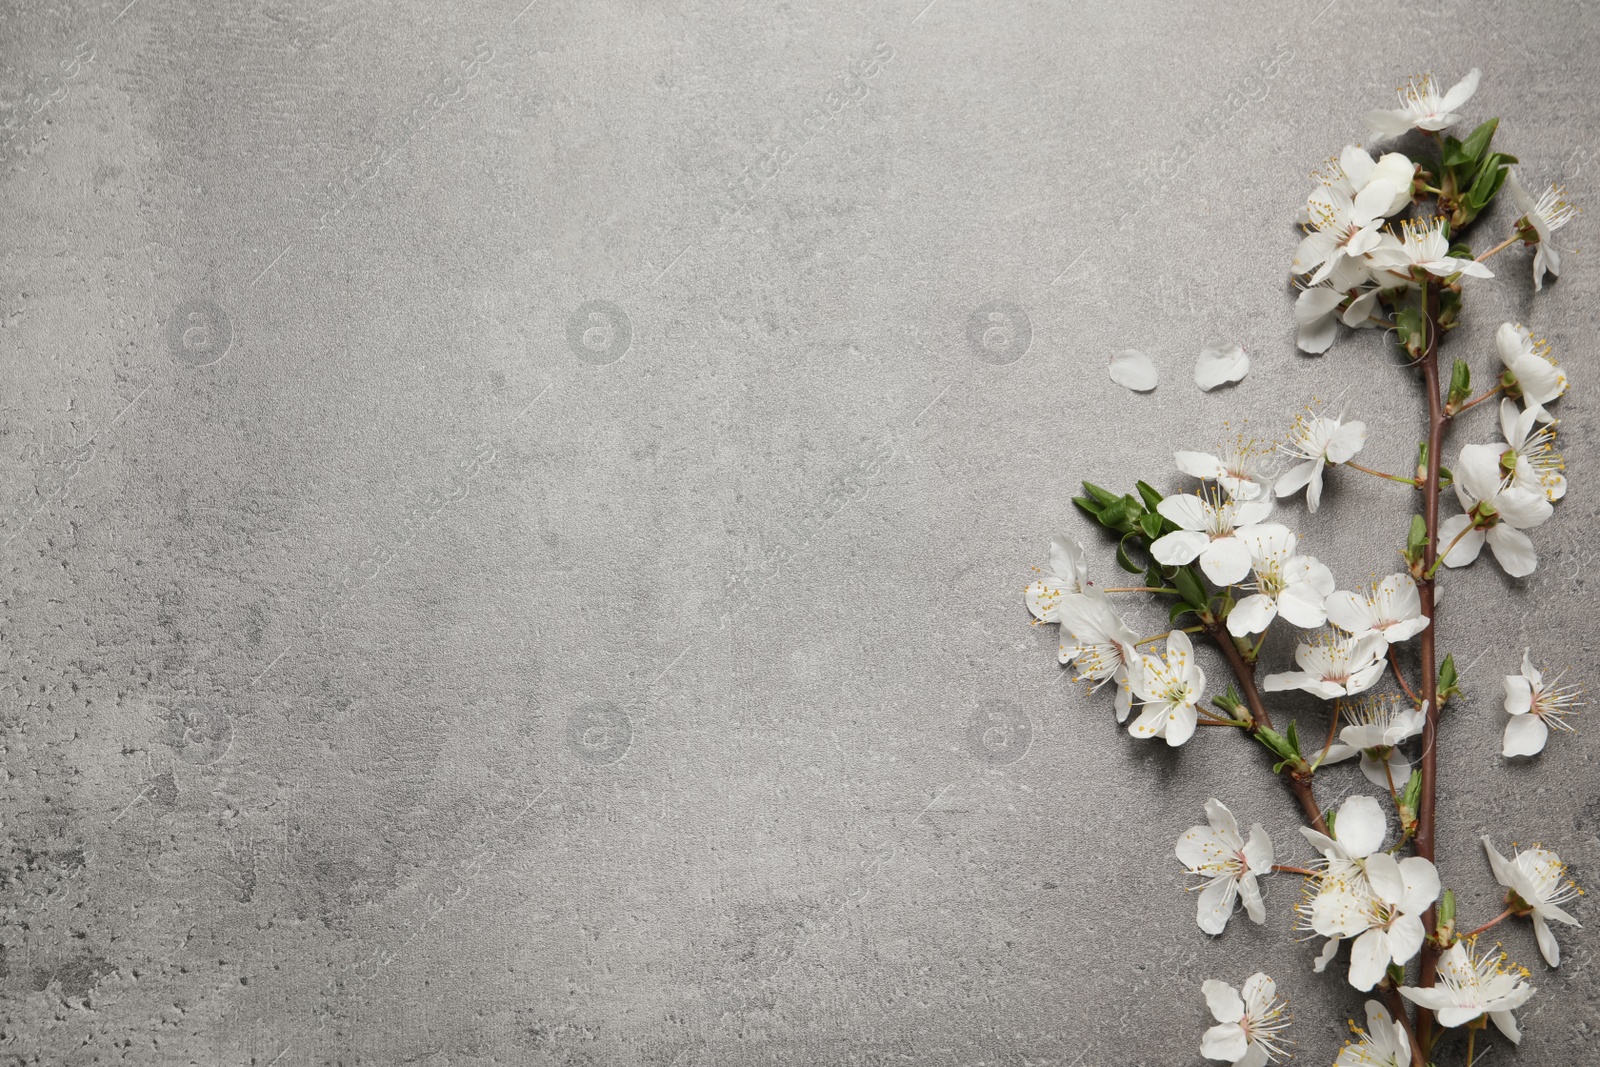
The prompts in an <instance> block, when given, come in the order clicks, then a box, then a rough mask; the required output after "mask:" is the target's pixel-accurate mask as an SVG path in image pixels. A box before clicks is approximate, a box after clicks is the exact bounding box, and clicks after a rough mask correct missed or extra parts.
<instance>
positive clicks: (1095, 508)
mask: <svg viewBox="0 0 1600 1067" xmlns="http://www.w3.org/2000/svg"><path fill="white" fill-rule="evenodd" d="M1072 502H1073V503H1074V504H1076V505H1078V510H1080V511H1082V512H1083V513H1084V514H1085V515H1087V516H1089V517H1090V518H1091V519H1093V520H1094V521H1096V522H1099V521H1100V505H1099V504H1096V503H1095V502H1094V501H1093V500H1090V499H1089V498H1088V497H1086V496H1075V497H1073V498H1072Z"/></svg>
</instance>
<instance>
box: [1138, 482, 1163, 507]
mask: <svg viewBox="0 0 1600 1067" xmlns="http://www.w3.org/2000/svg"><path fill="white" fill-rule="evenodd" d="M1134 484H1135V485H1137V486H1138V489H1139V495H1140V496H1141V497H1143V498H1144V506H1145V507H1147V508H1149V509H1150V510H1151V511H1154V510H1155V509H1156V507H1157V506H1158V505H1159V504H1160V503H1161V501H1162V500H1163V499H1165V498H1164V497H1163V496H1162V495H1161V494H1160V493H1158V492H1156V490H1155V487H1154V486H1152V485H1151V484H1150V483H1149V482H1136V483H1134Z"/></svg>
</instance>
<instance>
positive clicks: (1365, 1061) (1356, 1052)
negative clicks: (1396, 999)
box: [1333, 1000, 1412, 1067]
mask: <svg viewBox="0 0 1600 1067" xmlns="http://www.w3.org/2000/svg"><path fill="white" fill-rule="evenodd" d="M1350 1029H1351V1030H1353V1031H1354V1032H1355V1035H1356V1038H1357V1040H1355V1041H1353V1042H1349V1043H1347V1044H1346V1045H1345V1046H1344V1048H1342V1049H1340V1050H1339V1058H1338V1059H1336V1060H1334V1061H1333V1067H1412V1065H1411V1039H1410V1038H1409V1037H1408V1036H1407V1034H1406V1027H1405V1024H1404V1023H1402V1022H1400V1021H1399V1020H1397V1019H1396V1018H1395V1017H1394V1016H1393V1015H1390V1014H1389V1009H1388V1008H1386V1007H1384V1006H1383V1005H1382V1004H1380V1003H1379V1002H1378V1001H1376V1000H1369V1001H1367V1026H1366V1029H1364V1030H1363V1029H1362V1028H1361V1027H1359V1026H1357V1025H1356V1024H1355V1023H1354V1022H1352V1023H1351V1024H1350Z"/></svg>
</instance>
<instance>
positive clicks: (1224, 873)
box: [1174, 797, 1272, 934]
mask: <svg viewBox="0 0 1600 1067" xmlns="http://www.w3.org/2000/svg"><path fill="white" fill-rule="evenodd" d="M1206 821H1207V822H1208V823H1210V825H1209V826H1192V827H1190V828H1189V830H1188V831H1187V832H1186V833H1184V835H1183V836H1182V837H1180V838H1178V844H1177V847H1176V849H1175V850H1174V851H1175V853H1176V855H1177V857H1178V862H1179V863H1181V864H1183V865H1184V867H1185V868H1187V869H1188V871H1189V873H1190V874H1192V875H1195V876H1196V877H1198V878H1201V879H1203V882H1202V885H1201V887H1200V899H1199V902H1198V904H1197V905H1196V912H1195V922H1196V923H1197V924H1199V926H1200V929H1202V930H1204V931H1205V932H1206V933H1208V934H1220V933H1222V931H1223V928H1224V927H1226V926H1227V925H1228V919H1229V918H1230V917H1231V916H1232V915H1233V906H1234V903H1235V902H1236V901H1243V902H1244V910H1245V914H1247V915H1248V916H1250V921H1251V922H1253V923H1256V924H1258V925H1259V924H1260V923H1263V922H1265V921H1266V918H1267V912H1266V908H1265V907H1264V906H1263V905H1262V903H1261V889H1260V886H1259V884H1258V882H1257V878H1258V877H1259V876H1261V875H1264V874H1271V873H1272V838H1270V837H1269V836H1267V832H1266V830H1264V829H1262V827H1261V824H1260V823H1256V824H1254V825H1253V826H1251V827H1250V839H1249V840H1248V841H1246V840H1245V839H1244V838H1243V837H1241V836H1240V835H1239V824H1238V822H1237V820H1235V819H1234V817H1233V812H1231V811H1229V810H1228V808H1227V805H1225V804H1223V803H1222V801H1220V800H1218V799H1216V798H1215V797H1212V798H1211V799H1210V800H1208V801H1206Z"/></svg>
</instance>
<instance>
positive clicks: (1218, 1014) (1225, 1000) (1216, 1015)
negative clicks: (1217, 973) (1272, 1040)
mask: <svg viewBox="0 0 1600 1067" xmlns="http://www.w3.org/2000/svg"><path fill="white" fill-rule="evenodd" d="M1200 992H1202V993H1204V994H1205V997H1206V1007H1208V1008H1210V1009H1211V1017H1212V1018H1213V1019H1215V1020H1217V1022H1219V1023H1236V1022H1238V1021H1239V1020H1240V1019H1243V1018H1244V999H1243V998H1242V997H1240V996H1239V991H1238V990H1237V989H1234V988H1233V986H1231V985H1229V984H1228V983H1226V982H1219V981H1217V980H1216V979H1215V978H1207V979H1206V980H1205V981H1204V982H1203V983H1201V985H1200ZM1216 1029H1220V1027H1219V1028H1216ZM1240 1036H1241V1037H1243V1036H1244V1035H1243V1034H1242V1033H1241V1034H1240Z"/></svg>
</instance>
